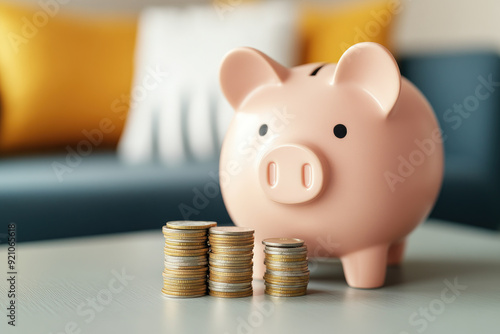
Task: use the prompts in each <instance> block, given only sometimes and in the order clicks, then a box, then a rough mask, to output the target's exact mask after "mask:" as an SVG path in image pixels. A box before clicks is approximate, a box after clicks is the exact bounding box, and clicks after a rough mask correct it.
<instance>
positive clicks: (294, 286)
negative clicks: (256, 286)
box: [264, 282, 307, 289]
mask: <svg viewBox="0 0 500 334" xmlns="http://www.w3.org/2000/svg"><path fill="white" fill-rule="evenodd" d="M264 285H265V286H268V287H270V288H274V289H280V288H286V289H303V288H305V287H307V283H302V284H297V283H292V284H286V283H284V284H276V283H269V282H264Z"/></svg>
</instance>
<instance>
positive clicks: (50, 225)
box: [0, 0, 500, 241]
mask: <svg viewBox="0 0 500 334" xmlns="http://www.w3.org/2000/svg"><path fill="white" fill-rule="evenodd" d="M499 12H500V2H498V1H494V0H475V1H469V0H373V1H371V0H359V1H358V0H356V1H353V0H350V1H347V0H331V1H286V2H282V1H281V2H280V1H264V0H261V1H257V0H254V1H249V0H248V1H244V0H214V1H201V0H197V1H192V0H190V1H186V0H184V1H181V0H172V1H170V0H71V1H69V0H12V1H0V106H1V107H0V218H1V220H2V221H3V222H4V223H5V224H7V223H10V222H16V223H17V228H18V240H20V241H29V240H41V239H52V238H62V237H74V236H81V235H93V234H101V233H112V232H122V231H132V230H140V229H151V228H159V227H160V226H161V225H163V224H164V222H165V221H166V220H176V219H190V220H216V221H218V222H219V223H220V224H221V225H224V224H231V221H230V218H229V216H228V215H227V212H226V210H225V208H224V204H223V202H222V198H221V196H220V191H219V188H218V176H217V174H218V172H217V171H218V156H219V153H220V147H221V143H222V139H223V137H224V133H225V131H226V129H227V126H228V124H229V121H230V119H231V116H232V110H231V108H230V107H229V105H228V104H227V102H226V101H225V100H224V99H223V97H222V95H221V92H220V90H219V85H218V78H217V72H218V68H219V64H220V61H221V59H222V57H223V55H224V54H225V53H226V52H227V51H229V50H231V49H232V48H234V47H238V46H243V45H244V46H252V47H255V48H258V49H260V50H262V51H263V52H265V53H267V54H268V55H270V56H271V57H272V58H274V59H276V60H277V61H279V62H281V63H283V64H285V65H287V66H294V65H299V64H304V63H310V62H336V61H337V60H338V59H339V57H340V56H341V54H342V53H343V52H344V51H345V50H346V49H347V48H348V47H349V46H351V45H353V44H355V43H358V42H363V41H374V42H378V43H381V44H383V45H385V46H386V47H387V48H389V49H390V50H391V51H392V52H393V54H394V55H395V57H396V58H397V60H398V62H399V65H400V69H401V72H402V74H403V75H404V76H406V77H407V78H409V79H410V80H411V81H412V82H413V83H415V84H416V86H418V87H419V88H420V89H421V90H422V92H423V93H424V94H425V95H426V97H427V98H428V99H429V101H430V103H431V104H432V106H433V107H434V110H435V112H436V116H437V118H438V120H439V122H440V125H441V127H442V129H443V131H444V135H445V137H446V141H445V153H446V170H445V180H444V184H443V189H442V192H441V194H440V197H439V200H438V202H437V205H436V207H435V209H434V210H433V212H432V214H431V216H432V217H435V218H439V219H443V220H446V221H450V222H452V223H457V224H468V225H474V226H477V227H480V228H485V229H491V230H495V229H498V228H499V227H500V191H499V189H500V178H499V176H500V150H499V146H500V145H499V144H500V134H499V129H500V116H499V111H500V92H499V90H500V59H499V52H500V33H499V31H500V20H498V13H499Z"/></svg>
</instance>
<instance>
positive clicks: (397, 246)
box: [387, 240, 406, 266]
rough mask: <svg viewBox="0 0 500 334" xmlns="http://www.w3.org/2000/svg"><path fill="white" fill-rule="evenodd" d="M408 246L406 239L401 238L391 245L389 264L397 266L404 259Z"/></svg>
mask: <svg viewBox="0 0 500 334" xmlns="http://www.w3.org/2000/svg"><path fill="white" fill-rule="evenodd" d="M405 248H406V240H401V241H398V242H396V243H393V244H392V245H391V247H389V254H388V257H387V265H389V266H397V265H399V264H401V262H402V261H403V256H404V252H405Z"/></svg>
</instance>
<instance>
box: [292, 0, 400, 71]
mask: <svg viewBox="0 0 500 334" xmlns="http://www.w3.org/2000/svg"><path fill="white" fill-rule="evenodd" d="M401 7H402V6H401V1H400V0H383V1H369V2H364V3H361V4H360V3H357V4H356V5H352V4H350V5H344V6H339V5H334V6H332V5H324V4H315V5H311V4H309V5H305V6H304V7H303V8H302V9H301V17H300V24H299V27H300V29H299V31H300V34H301V42H302V44H303V45H302V47H303V48H302V50H303V55H302V62H303V63H313V62H334V63H336V62H337V61H338V60H339V58H340V56H341V55H342V53H344V51H345V50H347V48H349V47H350V46H351V45H353V44H356V43H359V42H377V43H380V44H382V45H384V46H386V47H389V46H390V45H389V44H390V40H389V38H390V36H389V34H390V31H391V28H392V24H393V17H394V15H395V14H397V13H399V12H400V11H401V9H402V8H401Z"/></svg>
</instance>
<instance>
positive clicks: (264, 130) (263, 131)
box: [259, 124, 267, 136]
mask: <svg viewBox="0 0 500 334" xmlns="http://www.w3.org/2000/svg"><path fill="white" fill-rule="evenodd" d="M266 133H267V124H262V125H261V126H260V129H259V135H261V136H265V135H266Z"/></svg>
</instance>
